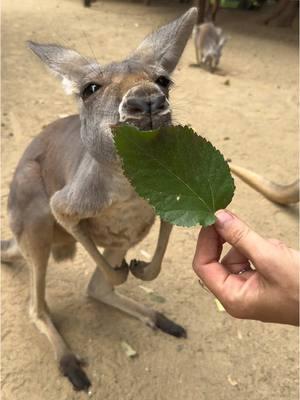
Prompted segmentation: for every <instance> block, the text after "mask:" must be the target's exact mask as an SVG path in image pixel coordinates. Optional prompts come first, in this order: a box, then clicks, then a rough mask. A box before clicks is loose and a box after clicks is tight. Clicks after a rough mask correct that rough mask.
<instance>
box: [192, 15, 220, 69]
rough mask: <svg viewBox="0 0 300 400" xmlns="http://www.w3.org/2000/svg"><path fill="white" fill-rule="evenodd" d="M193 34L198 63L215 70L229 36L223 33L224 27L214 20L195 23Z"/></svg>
mask: <svg viewBox="0 0 300 400" xmlns="http://www.w3.org/2000/svg"><path fill="white" fill-rule="evenodd" d="M193 36H194V44H195V50H196V59H197V63H198V64H199V65H204V66H205V67H207V68H208V69H209V70H210V71H211V72H213V71H214V70H215V69H216V68H217V67H218V65H219V63H220V59H221V56H222V49H223V47H224V45H225V43H226V41H227V38H226V37H225V36H224V35H223V31H222V29H221V28H218V27H216V26H215V25H214V24H213V23H212V22H205V23H203V24H201V25H195V27H194V30H193Z"/></svg>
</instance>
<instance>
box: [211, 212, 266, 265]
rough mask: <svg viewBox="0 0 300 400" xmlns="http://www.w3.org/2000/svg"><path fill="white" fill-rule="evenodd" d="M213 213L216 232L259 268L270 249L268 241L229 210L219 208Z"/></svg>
mask: <svg viewBox="0 0 300 400" xmlns="http://www.w3.org/2000/svg"><path fill="white" fill-rule="evenodd" d="M215 215H216V218H217V221H216V222H215V229H216V230H217V232H218V234H219V235H220V236H221V237H222V238H223V239H224V240H225V241H226V242H227V243H229V244H231V245H232V246H233V247H235V248H236V249H237V250H239V252H240V253H241V254H243V255H244V256H246V257H247V258H248V259H249V260H250V261H252V262H253V264H254V265H255V267H256V268H257V269H258V270H259V269H261V265H262V264H264V260H265V259H266V255H268V254H270V251H272V249H271V247H272V246H271V245H270V243H269V242H268V241H267V240H265V239H264V238H262V237H261V236H260V235H258V234H257V233H256V232H254V231H253V230H252V229H250V228H249V226H248V225H246V224H245V223H244V222H243V221H241V220H240V219H239V218H238V217H237V216H236V215H234V214H232V213H231V212H229V211H227V210H219V211H217V212H216V214H215ZM271 254H272V253H271Z"/></svg>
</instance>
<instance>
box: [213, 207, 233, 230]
mask: <svg viewBox="0 0 300 400" xmlns="http://www.w3.org/2000/svg"><path fill="white" fill-rule="evenodd" d="M215 216H216V218H217V221H216V225H217V226H219V227H220V228H222V227H223V226H224V225H225V224H226V223H227V222H228V221H232V220H233V216H232V215H231V214H229V213H228V212H227V211H225V210H219V211H217V212H216V213H215Z"/></svg>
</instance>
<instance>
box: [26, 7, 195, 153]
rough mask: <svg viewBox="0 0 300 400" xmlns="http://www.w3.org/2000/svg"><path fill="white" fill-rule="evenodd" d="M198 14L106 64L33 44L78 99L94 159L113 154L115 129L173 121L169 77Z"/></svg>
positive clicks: (186, 16) (85, 137)
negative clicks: (123, 57)
mask: <svg viewBox="0 0 300 400" xmlns="http://www.w3.org/2000/svg"><path fill="white" fill-rule="evenodd" d="M196 16H197V9H196V8H191V9H190V10H189V11H187V12H186V13H185V14H184V15H183V16H181V17H180V18H178V19H177V20H175V21H173V22H171V23H169V24H168V25H165V26H163V27H161V28H160V29H158V30H157V31H155V32H154V33H152V34H150V35H149V36H147V37H146V38H145V39H144V41H143V42H142V43H141V44H140V46H139V47H138V48H137V49H136V50H135V51H134V52H133V53H132V54H131V55H130V56H129V57H128V58H126V59H125V60H124V61H121V62H114V63H111V64H108V65H99V64H98V62H97V61H96V60H93V59H88V58H86V57H84V56H81V55H80V54H79V53H77V52H76V51H74V50H71V49H67V48H64V47H61V46H58V45H52V44H47V45H44V44H37V43H33V42H29V47H30V48H31V49H32V51H33V52H34V53H35V54H36V55H37V56H38V57H39V58H40V59H41V60H42V61H43V62H45V63H46V64H47V66H48V67H49V68H50V70H52V71H53V72H54V73H55V75H57V76H58V77H59V78H60V79H61V81H62V84H63V86H64V88H65V90H66V91H67V93H68V94H75V95H76V96H77V98H78V99H79V106H80V118H81V137H82V141H83V143H84V144H85V146H86V147H87V148H88V150H89V151H90V153H91V154H92V155H93V156H94V157H95V158H96V159H100V158H101V159H103V158H106V157H105V154H104V153H106V155H107V156H108V157H109V155H110V154H111V153H114V145H113V139H112V134H111V129H110V127H111V126H112V125H116V124H119V123H129V124H134V125H135V126H137V127H139V128H140V129H143V130H147V129H153V128H158V127H160V126H165V125H169V124H170V123H171V107H170V102H169V88H170V85H171V78H170V75H171V74H172V72H173V70H174V69H175V67H176V65H177V63H178V61H179V58H180V56H181V54H182V52H183V50H184V48H185V45H186V43H187V41H188V38H189V36H190V34H191V32H192V29H193V25H194V23H195V20H196Z"/></svg>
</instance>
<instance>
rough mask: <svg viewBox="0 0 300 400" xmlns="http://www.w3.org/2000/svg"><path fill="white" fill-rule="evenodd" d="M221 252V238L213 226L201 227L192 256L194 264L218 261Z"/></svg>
mask: <svg viewBox="0 0 300 400" xmlns="http://www.w3.org/2000/svg"><path fill="white" fill-rule="evenodd" d="M221 253H222V239H221V238H220V236H219V235H218V233H217V232H216V230H215V228H214V227H213V226H208V227H207V228H202V229H201V231H200V233H199V236H198V242H197V247H196V252H195V257H194V262H193V265H194V264H208V263H211V262H212V261H219V258H220V256H221Z"/></svg>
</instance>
